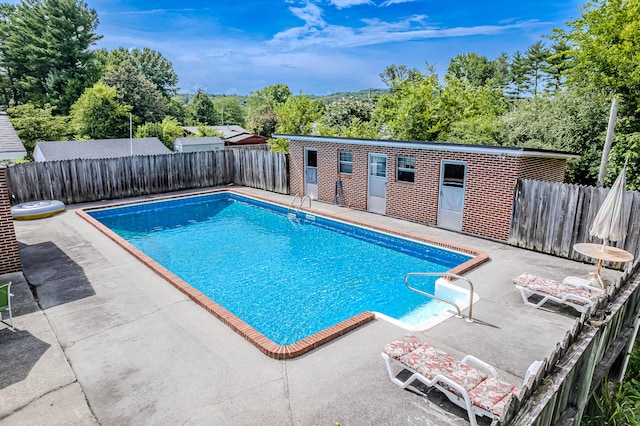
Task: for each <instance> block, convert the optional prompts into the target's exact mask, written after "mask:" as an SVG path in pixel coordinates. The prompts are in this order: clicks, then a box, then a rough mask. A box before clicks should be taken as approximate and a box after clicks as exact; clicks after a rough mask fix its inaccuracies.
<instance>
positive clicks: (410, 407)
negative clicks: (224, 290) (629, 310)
mask: <svg viewBox="0 0 640 426" xmlns="http://www.w3.org/2000/svg"><path fill="white" fill-rule="evenodd" d="M246 191H249V192H253V193H256V194H260V195H261V196H263V197H271V198H272V199H274V200H279V201H282V202H285V203H286V204H288V202H289V201H290V200H291V197H290V196H280V195H276V194H271V193H266V192H263V191H259V190H246ZM95 204H100V203H95ZM95 204H92V205H95ZM102 204H105V203H102ZM79 207H85V206H70V207H69V209H68V211H67V212H65V213H62V214H60V215H58V216H54V217H51V218H46V219H40V220H35V221H24V222H14V223H15V227H16V233H17V237H18V241H19V244H20V251H21V256H22V261H23V268H24V271H23V273H16V274H9V275H5V276H0V281H5V280H11V281H13V283H14V285H13V287H12V289H13V293H14V294H15V297H14V299H13V300H14V320H15V323H16V329H17V331H16V332H11V331H10V330H9V329H7V328H6V327H5V326H4V325H0V424H3V425H4V424H7V425H40V424H47V425H84V424H101V425H158V424H187V425H204V424H206V425H218V424H226V425H254V424H255V425H335V424H336V422H340V424H341V425H342V426H347V425H371V424H378V425H407V424H421V425H456V424H458V425H465V424H468V421H467V418H466V412H464V411H463V410H460V409H458V408H457V407H456V406H455V405H453V404H451V403H449V402H448V401H446V400H443V398H442V397H441V396H440V395H439V394H438V392H430V393H429V395H428V396H427V397H426V398H425V397H424V396H423V395H421V394H419V393H417V392H414V391H406V390H402V389H400V388H398V387H396V386H395V385H393V384H392V383H391V382H390V381H389V379H388V377H387V373H386V370H385V368H384V364H383V361H382V358H381V357H380V351H381V348H382V346H383V345H384V344H386V343H388V342H389V341H391V340H394V339H396V338H398V337H399V336H401V335H403V334H404V333H405V332H406V331H405V330H403V329H401V328H399V327H397V326H395V325H392V324H389V323H387V322H385V321H382V320H376V321H373V322H371V323H369V324H367V325H365V326H363V327H361V328H359V329H357V330H355V331H353V332H351V333H348V334H347V335H345V336H342V337H341V338H339V339H337V340H334V341H332V342H330V343H329V344H326V345H324V346H322V347H320V348H318V349H315V350H313V351H311V352H309V353H307V354H306V355H304V356H302V357H299V358H295V359H292V360H287V361H278V360H274V359H271V358H268V357H267V356H265V355H263V354H262V353H260V352H259V351H258V349H256V348H255V347H254V346H253V345H251V344H250V343H248V342H247V341H245V340H244V339H243V338H242V337H241V336H239V335H238V334H236V333H234V332H233V331H232V330H231V329H229V328H228V327H226V326H225V325H224V324H223V323H221V322H220V321H218V320H217V319H216V318H215V317H213V316H212V315H210V314H208V313H207V312H206V311H205V310H204V309H202V308H200V307H199V306H197V305H196V304H195V303H193V302H191V301H190V300H189V299H188V298H187V297H186V296H184V295H183V294H182V293H180V292H179V291H178V290H176V289H175V288H174V287H173V286H171V285H170V284H169V283H167V282H166V281H164V280H163V279H161V278H160V277H159V276H157V275H156V274H155V273H153V272H152V271H151V270H149V269H148V268H147V267H146V266H144V265H142V264H141V263H140V262H138V261H137V260H136V259H134V258H133V257H132V256H131V255H129V254H128V253H127V252H126V251H125V250H123V249H122V248H121V247H119V246H118V245H116V244H115V243H113V242H112V241H111V240H110V239H108V238H107V237H106V236H104V235H103V234H101V233H100V232H98V231H97V230H96V229H95V228H93V227H92V226H91V225H89V224H88V223H86V222H85V221H83V220H82V219H80V218H79V217H78V216H77V215H76V214H75V212H74V209H76V208H79ZM313 208H314V209H316V210H317V211H331V212H333V213H334V214H339V215H342V216H343V217H346V218H348V217H352V218H357V219H358V220H361V221H368V222H371V223H378V224H383V225H385V226H392V227H396V228H398V229H401V230H404V231H407V232H412V233H415V234H419V235H424V236H428V237H430V238H435V239H439V240H443V241H448V242H451V243H456V244H460V245H464V246H468V247H472V248H475V249H478V250H482V251H485V252H487V253H489V255H490V256H491V261H490V262H488V263H486V264H484V265H482V266H480V267H479V268H476V269H475V270H473V271H471V272H470V273H468V274H467V275H466V276H467V277H468V278H470V279H471V280H472V281H473V283H474V285H475V290H476V292H477V293H478V294H479V295H480V301H479V302H477V303H476V304H475V305H474V317H475V318H477V319H479V320H481V321H483V322H485V323H488V324H490V325H491V326H488V325H486V324H483V323H474V324H469V323H467V322H465V321H464V320H460V319H455V318H452V319H449V320H446V321H445V322H443V323H441V324H439V325H437V326H435V327H433V328H431V329H429V330H426V331H424V332H418V333H416V334H417V335H419V336H420V337H421V338H422V339H423V340H427V341H429V342H433V343H435V344H437V345H440V346H442V347H443V349H446V350H448V351H450V352H452V353H453V354H457V355H461V354H465V353H470V354H473V355H474V356H476V357H478V358H480V359H484V360H485V361H488V362H489V363H491V364H493V365H494V366H495V367H496V368H497V369H498V371H499V376H500V377H501V378H502V379H503V380H507V381H509V382H511V383H513V384H515V385H520V384H521V381H522V377H523V376H524V373H525V371H526V369H527V367H528V366H529V365H530V364H531V362H533V361H534V360H536V359H543V358H545V357H547V356H548V355H549V354H550V353H551V352H552V351H553V349H554V348H555V347H556V344H557V343H558V342H560V341H561V340H562V338H563V337H564V335H565V333H566V331H567V330H569V329H570V328H571V327H572V326H573V324H574V322H575V321H576V318H577V315H576V314H575V313H574V312H573V311H571V310H566V309H561V308H559V309H555V308H553V307H551V309H549V310H547V309H532V308H529V307H527V306H525V305H524V304H523V303H522V300H521V299H520V295H519V293H518V292H517V291H516V290H515V288H514V286H513V284H512V283H511V279H512V278H513V277H515V276H516V275H518V274H520V273H521V272H523V271H529V272H534V273H537V274H539V275H543V276H548V277H551V278H562V277H564V276H566V275H584V274H585V273H586V272H588V271H589V270H591V269H592V266H591V265H585V264H581V263H577V262H572V261H568V260H564V259H559V258H555V257H552V256H547V255H542V254H538V253H534V252H530V251H526V250H520V249H516V248H513V247H510V246H507V245H504V244H500V243H496V242H492V241H487V240H482V239H478V238H473V237H469V236H465V235H461V234H458V233H454V232H448V231H445V230H441V229H437V228H431V227H426V226H423V225H419V224H415V223H411V222H406V221H401V220H396V219H392V218H388V217H384V216H380V215H375V214H370V213H367V212H363V211H355V210H350V209H346V208H338V207H335V206H333V205H329V204H323V203H314V205H313ZM605 273H606V274H608V275H605V277H609V278H610V279H612V278H614V277H615V276H617V273H615V272H612V271H605ZM488 423H489V422H484V424H488Z"/></svg>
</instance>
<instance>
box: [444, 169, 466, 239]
mask: <svg viewBox="0 0 640 426" xmlns="http://www.w3.org/2000/svg"><path fill="white" fill-rule="evenodd" d="M466 171H467V165H466V164H465V163H462V162H459V161H446V160H445V161H442V165H441V168H440V196H439V199H438V226H440V227H442V228H447V229H452V230H454V231H461V230H462V213H463V211H464V188H465V181H466V174H467V173H466Z"/></svg>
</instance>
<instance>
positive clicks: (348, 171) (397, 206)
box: [274, 135, 577, 241]
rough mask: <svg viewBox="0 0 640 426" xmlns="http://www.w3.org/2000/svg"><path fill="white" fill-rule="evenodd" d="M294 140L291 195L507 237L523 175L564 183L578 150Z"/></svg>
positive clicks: (293, 137) (291, 142)
mask: <svg viewBox="0 0 640 426" xmlns="http://www.w3.org/2000/svg"><path fill="white" fill-rule="evenodd" d="M274 137H281V138H286V139H287V140H288V141H289V173H290V188H291V193H292V194H305V195H309V196H311V198H313V199H317V200H320V201H326V202H338V203H340V204H345V205H349V206H350V207H352V208H357V209H363V210H369V211H372V212H375V213H380V214H386V215H389V216H393V217H398V218H402V219H408V220H412V221H416V222H421V223H424V224H427V225H433V226H438V227H442V228H446V229H451V230H456V231H462V232H466V233H469V234H473V235H478V236H482V237H487V238H492V239H496V240H500V241H506V240H507V238H508V236H509V227H510V224H511V215H512V207H513V196H514V189H515V185H516V182H517V180H518V179H537V180H545V181H552V182H563V181H564V173H565V166H566V162H567V160H568V159H570V158H576V157H577V156H576V155H573V154H568V153H563V152H557V151H546V150H533V149H527V148H514V147H499V146H484V145H458V144H448V143H427V142H408V141H390V140H371V139H351V138H333V137H323V136H303V135H274Z"/></svg>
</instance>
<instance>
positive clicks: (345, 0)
mask: <svg viewBox="0 0 640 426" xmlns="http://www.w3.org/2000/svg"><path fill="white" fill-rule="evenodd" d="M329 3H331V4H332V5H333V6H335V7H336V8H338V9H346V8H347V7H353V6H360V5H362V4H373V2H372V1H371V0H330V1H329Z"/></svg>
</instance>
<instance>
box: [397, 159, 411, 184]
mask: <svg viewBox="0 0 640 426" xmlns="http://www.w3.org/2000/svg"><path fill="white" fill-rule="evenodd" d="M401 158H410V159H411V163H412V164H413V167H412V168H408V167H400V159H401ZM400 172H405V173H411V175H412V176H413V179H412V180H410V181H409V180H405V179H400ZM396 181H398V182H404V183H415V182H416V157H414V156H413V155H398V156H397V157H396Z"/></svg>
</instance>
